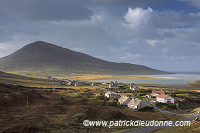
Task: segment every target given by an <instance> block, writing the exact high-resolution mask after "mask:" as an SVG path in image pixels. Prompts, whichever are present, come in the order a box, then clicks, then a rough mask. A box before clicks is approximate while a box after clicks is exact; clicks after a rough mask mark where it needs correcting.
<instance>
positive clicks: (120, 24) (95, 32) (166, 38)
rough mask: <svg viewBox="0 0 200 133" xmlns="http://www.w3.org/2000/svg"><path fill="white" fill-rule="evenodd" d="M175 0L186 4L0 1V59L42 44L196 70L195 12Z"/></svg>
mask: <svg viewBox="0 0 200 133" xmlns="http://www.w3.org/2000/svg"><path fill="white" fill-rule="evenodd" d="M181 1H189V0H0V57H2V56H5V55H8V54H10V53H12V52H14V51H15V50H17V49H19V48H21V47H23V46H24V45H26V44H28V43H31V42H33V41H37V40H42V41H47V42H50V43H53V44H56V45H60V46H62V47H65V48H69V49H73V50H76V51H80V52H84V53H87V54H89V55H92V56H95V57H98V58H102V59H105V60H109V61H116V62H128V63H137V64H142V65H147V66H150V67H153V68H157V69H163V70H169V69H173V70H175V69H179V68H181V69H184V70H186V69H188V67H189V66H192V65H193V66H195V67H196V68H195V70H199V67H197V66H200V63H199V62H200V52H199V51H200V43H199V42H200V38H199V35H200V27H199V25H200V10H198V8H197V9H195V10H193V8H194V7H193V6H191V5H190V4H188V2H181ZM193 1H195V0H193ZM191 7H193V8H191ZM174 62H176V65H175V66H174V65H173V63H174ZM194 62H195V63H194Z"/></svg>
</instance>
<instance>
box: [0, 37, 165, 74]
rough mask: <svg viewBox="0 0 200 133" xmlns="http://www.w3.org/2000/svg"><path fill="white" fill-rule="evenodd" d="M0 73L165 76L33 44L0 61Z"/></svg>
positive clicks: (44, 45) (137, 66) (46, 45)
mask: <svg viewBox="0 0 200 133" xmlns="http://www.w3.org/2000/svg"><path fill="white" fill-rule="evenodd" d="M0 70H2V71H9V72H15V71H33V72H34V73H37V72H38V73H41V72H43V73H54V74H69V73H78V74H80V73H85V74H88V73H90V74H167V72H163V71H159V70H155V69H152V68H149V67H146V66H142V65H135V64H129V63H115V62H108V61H104V60H101V59H98V58H95V57H92V56H89V55H87V54H83V53H80V52H75V51H72V50H69V49H66V48H62V47H60V46H56V45H54V44H50V43H47V42H43V41H37V42H33V43H31V44H28V45H26V46H24V47H23V48H21V49H19V50H18V51H16V52H14V53H13V54H11V55H9V56H6V57H3V58H0Z"/></svg>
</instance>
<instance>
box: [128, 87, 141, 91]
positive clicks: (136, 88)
mask: <svg viewBox="0 0 200 133" xmlns="http://www.w3.org/2000/svg"><path fill="white" fill-rule="evenodd" d="M130 90H132V91H138V90H141V89H140V88H139V87H137V86H130Z"/></svg>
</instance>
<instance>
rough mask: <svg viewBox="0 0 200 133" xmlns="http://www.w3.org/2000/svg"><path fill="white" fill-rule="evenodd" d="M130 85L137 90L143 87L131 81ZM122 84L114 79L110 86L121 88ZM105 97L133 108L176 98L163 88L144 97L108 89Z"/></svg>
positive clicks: (172, 101) (133, 89) (132, 89)
mask: <svg viewBox="0 0 200 133" xmlns="http://www.w3.org/2000/svg"><path fill="white" fill-rule="evenodd" d="M129 85H130V90H131V91H135V92H137V91H139V90H141V88H139V87H137V86H136V85H135V84H134V83H130V84H129ZM122 86H123V84H119V83H118V82H113V81H112V82H111V83H110V84H109V88H120V87H122ZM105 97H107V98H111V99H116V100H117V101H118V103H119V104H120V105H124V106H126V107H128V108H131V109H140V108H142V107H145V106H149V107H152V106H154V105H155V104H154V103H155V102H160V103H174V98H173V97H172V96H170V95H166V94H165V91H163V90H152V92H151V93H150V94H146V95H145V96H144V97H140V98H135V97H134V96H132V97H129V96H127V95H126V93H124V94H123V95H122V94H117V93H115V92H112V91H107V92H106V93H105ZM147 99H151V100H147Z"/></svg>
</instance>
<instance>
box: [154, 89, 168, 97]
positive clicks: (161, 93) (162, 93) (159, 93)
mask: <svg viewBox="0 0 200 133" xmlns="http://www.w3.org/2000/svg"><path fill="white" fill-rule="evenodd" d="M158 95H165V92H164V91H162V90H161V91H158V90H152V93H151V96H152V97H156V96H158Z"/></svg>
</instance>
